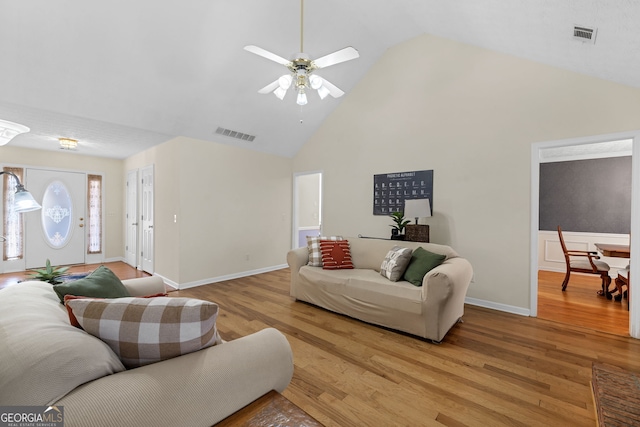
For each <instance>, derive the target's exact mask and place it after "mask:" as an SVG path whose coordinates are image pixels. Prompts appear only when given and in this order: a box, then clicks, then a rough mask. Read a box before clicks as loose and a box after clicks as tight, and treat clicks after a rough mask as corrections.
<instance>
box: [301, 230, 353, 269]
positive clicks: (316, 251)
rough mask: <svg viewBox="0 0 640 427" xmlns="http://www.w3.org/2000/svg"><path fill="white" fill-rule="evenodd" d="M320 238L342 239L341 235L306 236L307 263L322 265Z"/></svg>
mask: <svg viewBox="0 0 640 427" xmlns="http://www.w3.org/2000/svg"><path fill="white" fill-rule="evenodd" d="M321 240H332V241H338V240H344V239H343V238H342V236H307V248H308V249H309V265H311V266H313V267H322V253H321V252H320V241H321Z"/></svg>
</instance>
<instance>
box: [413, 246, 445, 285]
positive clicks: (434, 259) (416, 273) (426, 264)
mask: <svg viewBox="0 0 640 427" xmlns="http://www.w3.org/2000/svg"><path fill="white" fill-rule="evenodd" d="M445 258H447V257H446V256H445V255H439V254H434V253H433V252H429V251H427V250H425V249H423V248H422V247H419V248H418V249H416V250H415V251H413V253H412V254H411V261H410V262H409V266H408V267H407V269H406V271H405V272H404V280H406V281H407V282H411V283H412V284H414V285H416V286H422V279H423V278H424V276H425V274H427V273H428V272H430V271H431V270H433V269H434V268H436V267H437V266H439V265H440V264H442V262H443V261H444V260H445Z"/></svg>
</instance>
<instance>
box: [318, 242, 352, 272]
mask: <svg viewBox="0 0 640 427" xmlns="http://www.w3.org/2000/svg"><path fill="white" fill-rule="evenodd" d="M320 251H321V253H322V268H323V269H324V270H339V269H351V268H353V262H352V261H351V249H350V248H349V241H348V240H340V241H337V242H334V241H330V240H321V241H320Z"/></svg>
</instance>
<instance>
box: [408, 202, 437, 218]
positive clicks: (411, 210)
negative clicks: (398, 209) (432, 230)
mask: <svg viewBox="0 0 640 427" xmlns="http://www.w3.org/2000/svg"><path fill="white" fill-rule="evenodd" d="M404 216H405V217H407V218H427V217H430V216H431V203H430V202H429V199H412V200H405V201H404Z"/></svg>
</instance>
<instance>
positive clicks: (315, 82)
mask: <svg viewBox="0 0 640 427" xmlns="http://www.w3.org/2000/svg"><path fill="white" fill-rule="evenodd" d="M309 84H310V86H311V89H315V90H318V89H320V88H321V87H322V77H320V76H316V75H315V74H312V75H311V76H310V77H309Z"/></svg>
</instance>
